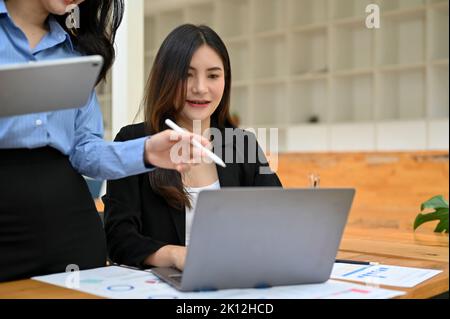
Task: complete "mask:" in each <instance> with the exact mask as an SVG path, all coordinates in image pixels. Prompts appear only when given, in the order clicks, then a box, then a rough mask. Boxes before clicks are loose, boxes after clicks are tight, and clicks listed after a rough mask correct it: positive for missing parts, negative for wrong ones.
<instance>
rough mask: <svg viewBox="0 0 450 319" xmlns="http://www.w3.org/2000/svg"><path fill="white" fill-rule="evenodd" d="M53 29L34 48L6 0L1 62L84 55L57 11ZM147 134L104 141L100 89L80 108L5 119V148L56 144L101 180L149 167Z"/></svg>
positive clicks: (0, 25)
mask: <svg viewBox="0 0 450 319" xmlns="http://www.w3.org/2000/svg"><path fill="white" fill-rule="evenodd" d="M49 29H50V31H49V32H48V33H47V35H45V36H44V37H43V38H42V40H41V41H40V43H39V44H38V45H37V46H36V47H35V48H34V49H31V48H30V46H29V43H28V40H27V38H26V36H25V34H24V33H23V32H22V31H21V30H20V29H19V28H18V27H17V26H16V25H15V24H14V21H13V20H12V19H11V16H10V15H9V14H8V11H7V8H6V6H5V2H4V1H3V0H0V64H12V63H21V62H23V63H28V62H30V61H43V60H55V59H62V58H69V57H75V56H79V55H80V54H79V53H78V52H76V51H75V50H74V48H73V46H72V42H71V40H70V37H69V35H68V34H67V33H66V32H65V31H64V29H63V28H62V27H61V26H60V25H59V23H58V22H57V21H56V19H54V18H53V17H52V16H50V18H49ZM1 89H2V88H1V87H0V90H1ZM23 89H24V90H32V88H27V87H24V88H23ZM68 89H69V88H68ZM0 107H1V101H0ZM145 139H146V138H145V137H144V138H140V139H136V140H131V141H127V142H106V141H104V140H103V120H102V114H101V111H100V107H99V104H98V100H97V96H96V94H95V92H93V93H92V95H91V97H90V99H89V102H88V104H87V105H85V106H84V107H82V108H79V109H71V110H62V111H56V112H47V113H37V114H27V115H21V116H11V117H3V118H0V149H13V148H28V149H33V148H39V147H45V146H50V147H53V148H55V149H58V150H59V151H61V152H62V153H63V154H65V155H68V156H69V159H70V162H71V163H72V165H73V167H74V168H75V169H76V170H77V171H78V172H80V173H81V174H83V175H86V176H89V177H92V178H96V179H117V178H122V177H125V176H129V175H136V174H140V173H143V172H146V171H148V169H146V167H145V163H144V145H145Z"/></svg>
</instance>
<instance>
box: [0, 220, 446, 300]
mask: <svg viewBox="0 0 450 319" xmlns="http://www.w3.org/2000/svg"><path fill="white" fill-rule="evenodd" d="M338 258H342V259H355V260H369V261H377V262H380V263H383V264H390V265H398V266H408V267H419V268H432V269H439V270H442V271H443V272H442V273H441V274H439V275H437V276H435V277H433V278H432V279H429V280H427V281H425V282H424V283H422V284H420V285H418V286H416V287H414V288H410V289H406V288H396V287H388V286H381V287H382V288H388V289H396V290H402V291H406V293H407V294H406V295H404V296H401V297H400V298H430V297H433V296H436V295H439V294H442V293H445V292H447V291H448V286H449V263H448V260H449V250H448V235H446V234H434V233H433V232H432V230H431V231H430V228H427V227H425V228H423V229H419V230H418V232H417V233H412V232H410V231H404V230H392V229H384V228H361V227H355V226H349V227H347V229H346V231H345V234H344V237H343V239H342V243H341V247H340V250H339V253H338ZM0 298H19V299H22V298H25V299H28V298H38V299H47V298H55V299H61V298H62V299H77V298H86V299H100V298H101V297H98V296H93V295H89V294H85V293H82V292H79V291H76V290H70V289H65V288H60V287H57V286H53V285H49V284H45V283H40V282H37V281H34V280H21V281H15V282H9V283H3V284H0Z"/></svg>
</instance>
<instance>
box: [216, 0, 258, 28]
mask: <svg viewBox="0 0 450 319" xmlns="http://www.w3.org/2000/svg"><path fill="white" fill-rule="evenodd" d="M215 3H216V5H217V8H216V9H217V12H220V14H218V21H217V22H218V23H217V31H218V33H219V35H220V36H221V37H239V36H243V35H247V34H249V31H250V28H249V26H250V23H249V20H250V3H249V0H227V1H217V2H215Z"/></svg>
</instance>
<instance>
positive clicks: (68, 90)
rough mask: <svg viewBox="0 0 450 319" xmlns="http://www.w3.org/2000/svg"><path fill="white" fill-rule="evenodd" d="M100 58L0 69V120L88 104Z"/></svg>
mask: <svg viewBox="0 0 450 319" xmlns="http://www.w3.org/2000/svg"><path fill="white" fill-rule="evenodd" d="M102 65H103V58H102V57H101V56H98V55H95V56H87V57H79V58H78V57H77V58H69V59H60V60H52V61H39V62H29V63H22V64H7V65H0V117H4V116H11V115H20V114H26V113H39V112H48V111H54V110H61V109H70V108H79V107H83V106H84V105H86V104H87V102H88V99H89V96H90V94H91V93H92V90H93V88H94V86H95V83H96V81H97V77H98V75H99V73H100V70H101V68H102Z"/></svg>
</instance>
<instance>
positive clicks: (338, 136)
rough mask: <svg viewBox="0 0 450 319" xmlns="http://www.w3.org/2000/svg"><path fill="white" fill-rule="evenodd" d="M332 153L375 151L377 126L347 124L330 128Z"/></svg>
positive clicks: (334, 125)
mask: <svg viewBox="0 0 450 319" xmlns="http://www.w3.org/2000/svg"><path fill="white" fill-rule="evenodd" d="M330 148H331V150H332V151H374V150H375V124H374V123H373V122H369V123H346V124H333V125H331V126H330Z"/></svg>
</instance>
